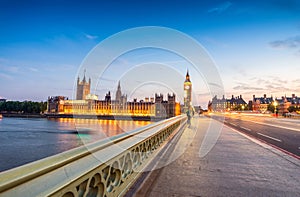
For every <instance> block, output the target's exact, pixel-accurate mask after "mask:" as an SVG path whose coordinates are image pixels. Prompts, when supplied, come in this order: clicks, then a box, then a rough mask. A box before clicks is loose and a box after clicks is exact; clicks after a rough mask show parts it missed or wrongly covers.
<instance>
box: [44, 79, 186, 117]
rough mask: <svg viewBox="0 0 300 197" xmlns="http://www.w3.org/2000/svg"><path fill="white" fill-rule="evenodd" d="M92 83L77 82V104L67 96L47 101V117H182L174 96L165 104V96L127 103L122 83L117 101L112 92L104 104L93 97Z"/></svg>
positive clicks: (116, 94) (103, 101)
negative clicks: (91, 91)
mask: <svg viewBox="0 0 300 197" xmlns="http://www.w3.org/2000/svg"><path fill="white" fill-rule="evenodd" d="M90 89H91V79H90V78H89V80H88V81H87V80H86V77H85V74H84V77H83V79H82V81H80V78H79V77H78V79H77V91H76V100H69V99H68V98H66V97H64V96H54V97H49V98H48V105H47V114H48V115H49V116H51V115H52V116H55V117H71V116H72V115H83V116H97V117H114V118H116V117H120V118H122V117H123V118H124V117H131V118H138V119H151V118H159V119H164V118H170V117H174V116H177V115H179V114H180V104H179V103H178V102H176V98H175V94H174V93H173V94H168V95H167V100H163V95H162V94H155V97H151V98H149V97H146V98H145V100H140V101H137V99H134V100H133V101H128V100H127V95H125V94H122V91H121V85H120V82H119V83H118V87H117V91H116V93H115V97H114V98H113V95H112V94H111V92H110V91H109V92H108V93H107V94H106V95H105V97H104V100H99V99H98V96H97V95H93V94H91V93H90Z"/></svg>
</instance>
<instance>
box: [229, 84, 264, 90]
mask: <svg viewBox="0 0 300 197" xmlns="http://www.w3.org/2000/svg"><path fill="white" fill-rule="evenodd" d="M233 89H234V90H263V88H258V87H253V86H247V85H238V86H235V87H233Z"/></svg>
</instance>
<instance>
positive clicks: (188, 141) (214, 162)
mask: <svg viewBox="0 0 300 197" xmlns="http://www.w3.org/2000/svg"><path fill="white" fill-rule="evenodd" d="M210 123H211V124H212V125H217V124H221V123H220V122H217V121H215V120H212V119H209V118H206V117H195V118H193V120H192V128H186V129H185V130H184V132H183V133H182V135H181V137H180V138H179V140H178V141H177V142H173V143H176V145H175V144H174V146H175V147H174V149H172V151H171V152H170V153H168V154H166V155H168V157H167V158H166V157H164V158H163V159H162V160H164V161H168V162H170V163H169V165H166V166H165V167H162V168H160V169H157V170H154V171H152V172H151V173H150V174H149V175H148V176H147V178H146V179H145V180H144V182H143V183H142V185H141V186H140V187H139V189H138V190H137V191H136V192H135V196H138V197H139V196H300V190H299V188H300V160H298V159H296V158H293V157H291V156H289V155H286V154H284V153H282V152H281V151H279V150H277V149H275V148H273V147H270V146H269V145H266V144H263V143H260V142H255V140H252V139H251V138H249V137H245V136H244V135H242V134H241V133H239V132H237V131H235V130H233V129H231V128H229V127H227V126H224V127H223V129H222V130H221V134H220V137H219V139H218V141H217V143H216V144H215V146H214V147H213V148H212V149H211V150H210V152H209V153H208V154H207V155H205V156H204V157H200V155H199V149H200V146H201V143H202V140H203V139H204V136H205V133H206V131H207V129H208V128H209V127H210V126H212V125H210ZM196 125H198V126H197V127H196ZM209 125H210V126H209ZM193 128H194V129H193ZM170 149H171V148H170ZM174 158H177V159H174Z"/></svg>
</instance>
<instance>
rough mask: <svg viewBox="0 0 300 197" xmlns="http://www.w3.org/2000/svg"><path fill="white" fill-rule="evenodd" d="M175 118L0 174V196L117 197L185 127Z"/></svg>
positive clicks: (182, 118) (181, 118)
mask: <svg viewBox="0 0 300 197" xmlns="http://www.w3.org/2000/svg"><path fill="white" fill-rule="evenodd" d="M185 123H186V117H185V116H177V117H173V118H170V119H167V120H163V121H160V122H157V123H154V124H150V125H147V126H145V127H143V128H140V129H136V130H134V131H132V132H129V133H124V134H121V135H118V136H115V137H112V138H109V139H106V140H102V141H98V142H95V143H91V144H89V145H86V146H83V147H79V148H75V149H72V150H70V151H66V152H63V153H60V154H58V155H54V156H51V157H48V158H45V159H42V160H39V161H36V162H33V163H29V164H26V165H24V166H20V167H18V168H14V169H11V170H8V171H5V172H2V173H0V196H3V197H4V196H9V197H11V196H14V197H16V196H22V197H26V196H28V197H32V196H63V197H71V196H76V197H77V196H122V195H124V194H125V193H126V191H127V190H128V188H129V187H130V186H131V185H132V184H133V183H134V180H136V179H137V178H138V177H139V175H140V174H141V172H143V170H145V169H146V167H147V164H148V163H149V162H150V161H151V160H152V158H153V157H154V156H155V155H156V154H157V153H158V152H159V150H160V149H161V148H162V147H163V146H164V145H165V144H166V143H167V142H168V140H169V139H170V138H172V136H174V135H175V134H176V133H177V132H178V131H179V130H180V129H182V127H184V126H185Z"/></svg>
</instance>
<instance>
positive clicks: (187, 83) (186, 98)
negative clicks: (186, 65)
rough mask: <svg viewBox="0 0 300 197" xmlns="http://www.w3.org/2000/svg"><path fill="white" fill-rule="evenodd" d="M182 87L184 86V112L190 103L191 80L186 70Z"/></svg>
mask: <svg viewBox="0 0 300 197" xmlns="http://www.w3.org/2000/svg"><path fill="white" fill-rule="evenodd" d="M183 88H184V112H186V111H187V110H188V109H189V108H190V106H191V104H192V82H191V80H190V75H189V71H187V72H186V76H185V81H184V86H183Z"/></svg>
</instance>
